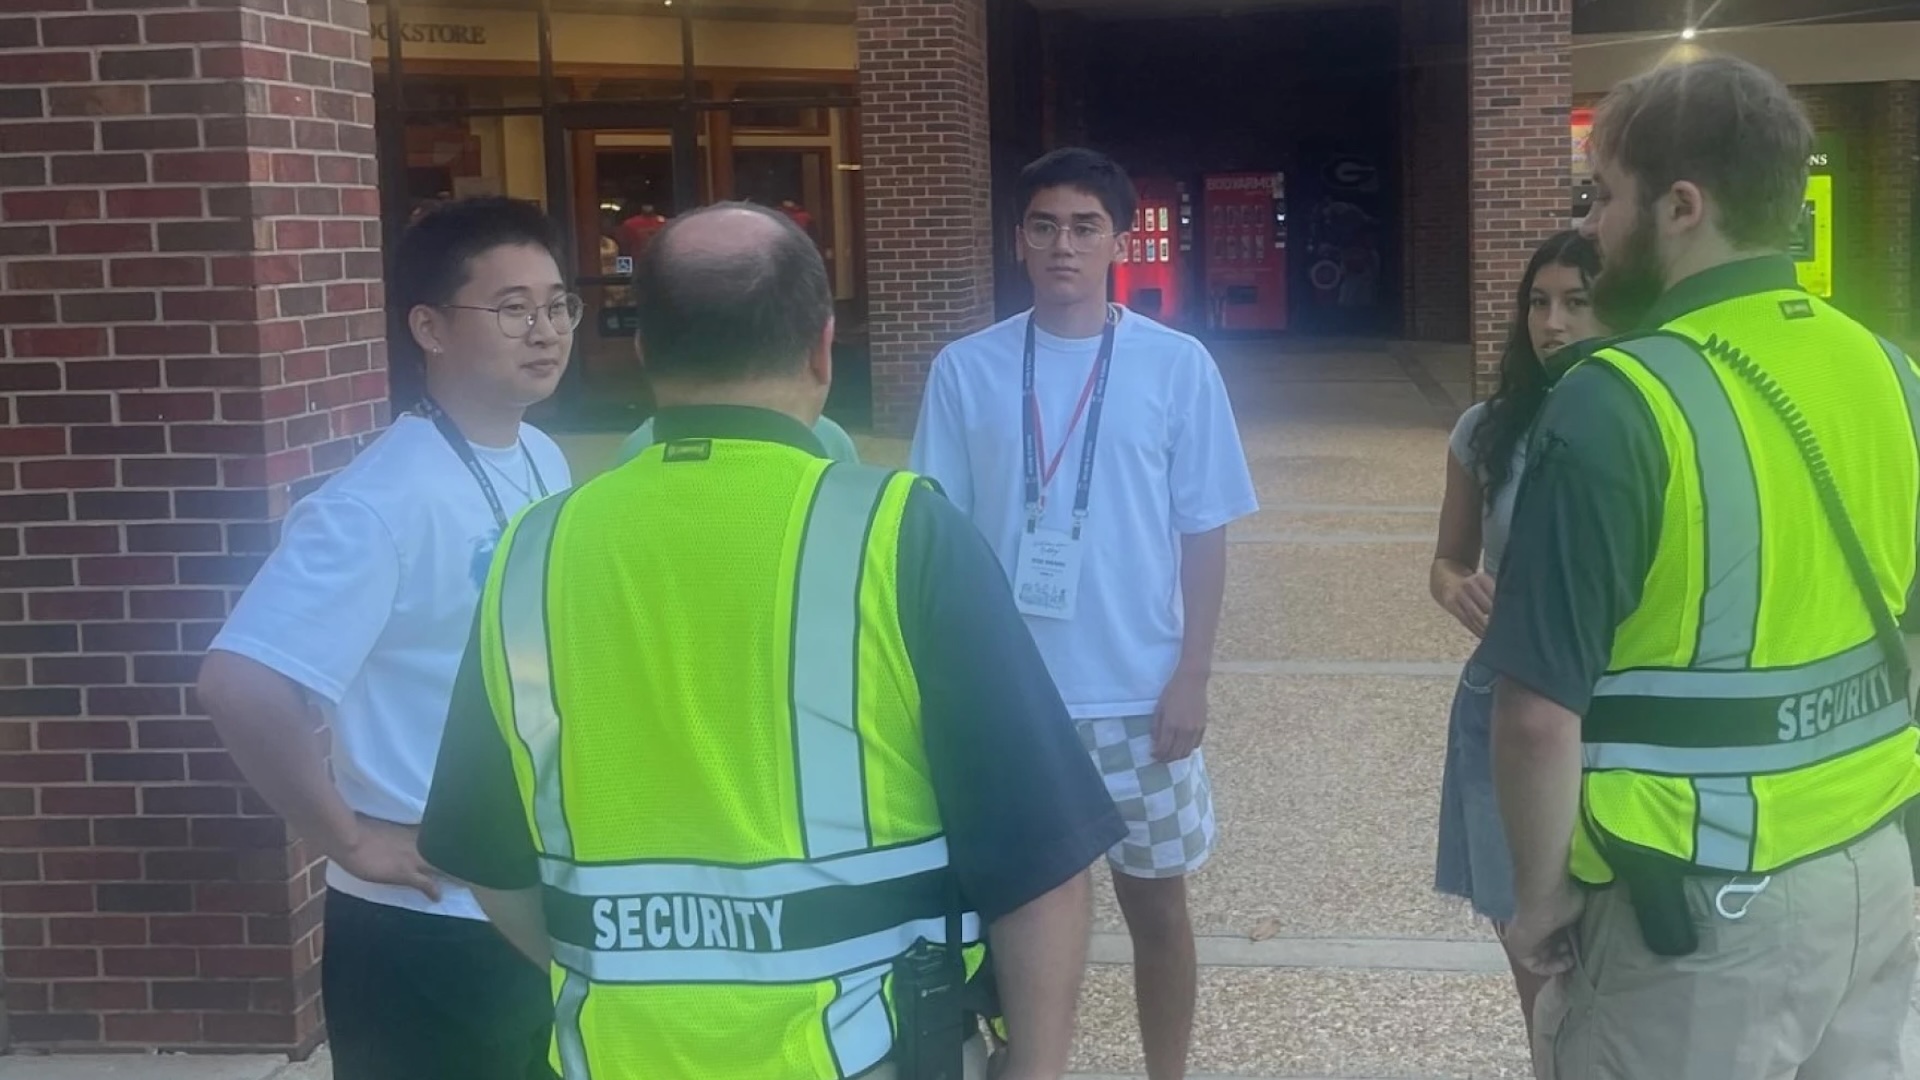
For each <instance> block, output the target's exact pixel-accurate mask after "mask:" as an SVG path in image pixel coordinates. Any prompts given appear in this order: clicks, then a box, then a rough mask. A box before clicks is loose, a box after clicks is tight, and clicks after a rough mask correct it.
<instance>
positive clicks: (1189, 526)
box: [912, 311, 1258, 719]
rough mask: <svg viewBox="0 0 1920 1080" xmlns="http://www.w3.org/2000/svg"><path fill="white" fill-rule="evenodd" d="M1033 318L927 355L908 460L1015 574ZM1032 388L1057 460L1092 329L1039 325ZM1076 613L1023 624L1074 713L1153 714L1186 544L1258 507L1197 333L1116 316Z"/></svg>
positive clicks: (1179, 628)
mask: <svg viewBox="0 0 1920 1080" xmlns="http://www.w3.org/2000/svg"><path fill="white" fill-rule="evenodd" d="M1026 326H1027V316H1026V315H1019V316H1016V317H1014V318H1012V319H1009V320H1007V321H1005V322H1002V323H1000V324H999V325H997V326H993V327H989V328H988V329H986V330H983V331H981V332H979V333H977V334H974V335H972V336H970V337H967V338H963V339H961V340H960V341H957V342H954V343H953V344H952V345H950V346H948V347H947V348H946V349H944V350H942V351H941V353H940V355H939V356H938V357H937V358H936V359H935V360H934V362H933V371H932V373H931V375H930V376H929V378H928V382H927V393H926V399H925V401H924V402H923V404H922V408H921V413H920V425H919V429H918V430H917V432H916V433H915V435H914V441H913V465H912V467H913V469H914V471H916V472H919V473H921V474H923V475H926V476H930V477H932V478H934V479H935V480H937V481H939V483H940V485H941V486H942V487H944V488H945V489H946V491H947V495H948V496H949V497H950V498H952V500H953V501H954V503H955V504H956V505H957V506H959V507H960V508H961V509H962V510H964V511H966V513H967V514H968V515H969V516H970V517H972V518H973V521H974V524H975V525H977V526H978V527H979V529H980V531H981V532H982V533H983V534H984V535H985V536H986V538H987V541H988V542H989V543H990V544H992V545H993V549H994V551H995V553H996V554H998V555H999V557H1000V564H1001V566H1002V568H1003V569H1005V570H1006V571H1007V572H1008V574H1009V575H1011V574H1012V573H1013V570H1014V564H1015V560H1016V559H1017V557H1018V554H1019V550H1020V535H1021V533H1022V532H1023V531H1024V530H1025V528H1026V518H1027V511H1026V495H1025V491H1024V486H1025V481H1024V475H1025V474H1024V470H1023V468H1022V457H1023V453H1022V435H1021V408H1022V405H1021V401H1022V394H1021V386H1020V382H1021V366H1022V365H1021V354H1022V352H1023V351H1024V346H1025V340H1026ZM1034 337H1035V348H1034V391H1035V394H1036V396H1037V397H1038V398H1039V403H1040V413H1041V428H1042V431H1043V433H1044V435H1045V437H1046V440H1047V445H1046V446H1045V448H1044V453H1045V455H1046V456H1047V457H1048V458H1051V457H1052V456H1053V455H1054V454H1055V453H1057V452H1058V448H1059V446H1060V441H1059V440H1060V439H1061V438H1062V436H1063V434H1064V433H1065V432H1066V431H1067V428H1068V424H1069V422H1070V421H1071V420H1072V417H1073V413H1074V409H1075V406H1076V405H1077V404H1078V402H1079V400H1080V395H1081V392H1082V390H1083V389H1084V388H1085V387H1086V384H1087V376H1088V373H1089V372H1090V371H1091V370H1092V367H1093V361H1094V358H1095V356H1096V355H1097V354H1098V352H1099V346H1100V339H1099V338H1098V337H1093V338H1087V339H1085V340H1077V341H1076V340H1067V339H1064V338H1057V337H1054V336H1053V335H1051V334H1048V333H1046V332H1045V331H1040V330H1036V331H1035V335H1034ZM1085 434H1086V427H1085V423H1084V421H1083V422H1082V423H1081V424H1079V425H1076V426H1075V427H1074V430H1073V434H1072V435H1071V436H1068V437H1067V443H1066V453H1065V454H1063V455H1061V457H1060V468H1059V471H1058V472H1057V473H1056V474H1055V475H1054V478H1053V483H1052V485H1051V486H1050V487H1049V488H1048V491H1047V500H1046V515H1045V520H1044V522H1043V527H1045V528H1050V529H1059V530H1061V531H1063V532H1064V531H1067V530H1069V529H1070V528H1071V527H1072V521H1073V501H1074V486H1075V483H1076V481H1077V479H1078V476H1079V469H1080V452H1081V448H1082V446H1083V445H1084V444H1085ZM1088 496H1089V497H1088V504H1087V521H1086V527H1085V530H1084V532H1083V534H1082V541H1081V544H1082V548H1083V551H1082V555H1081V571H1080V586H1079V602H1078V609H1077V611H1076V613H1075V615H1074V618H1073V619H1071V620H1059V619H1047V618H1029V619H1027V626H1028V627H1029V628H1030V629H1031V630H1032V632H1033V638H1034V641H1035V642H1037V643H1038V644H1039V646H1040V652H1041V655H1042V656H1044V657H1045V658H1046V661H1047V667H1048V669H1049V670H1050V671H1051V672H1052V674H1053V680H1054V682H1055V683H1056V684H1057V685H1058V686H1059V688H1060V694H1061V696H1062V697H1063V698H1065V699H1066V702H1067V707H1068V709H1069V711H1071V712H1072V714H1073V715H1074V716H1075V717H1076V718H1079V719H1092V718H1097V717H1108V716H1140V715H1146V714H1149V713H1151V712H1152V711H1153V710H1154V707H1155V706H1156V705H1157V704H1158V703H1159V699H1160V694H1161V691H1163V690H1164V689H1165V688H1166V684H1167V680H1168V679H1170V678H1171V677H1172V675H1173V671H1174V668H1175V667H1176V666H1177V665H1178V663H1179V659H1180V644H1181V640H1182V634H1183V631H1184V623H1185V612H1184V609H1183V607H1182V601H1181V596H1180V540H1181V537H1182V535H1184V534H1193V533H1203V532H1209V531H1211V530H1213V529H1217V528H1220V527H1221V526H1224V525H1226V524H1227V523H1229V522H1231V521H1234V520H1235V519H1237V518H1241V517H1244V516H1246V515H1247V514H1251V513H1253V512H1254V510H1255V509H1257V508H1258V504H1257V502H1256V500H1255V498H1254V492H1253V478H1252V477H1251V476H1250V475H1249V473H1248V471H1247V460H1246V454H1245V452H1244V450H1243V449H1242V447H1241V445H1240V433H1239V430H1238V428H1237V427H1236V426H1235V425H1234V420H1233V410H1232V407H1231V405H1230V403H1229V402H1228V400H1227V391H1226V386H1225V384H1224V383H1222V382H1221V379H1220V372H1219V369H1218V368H1217V367H1215V366H1214V362H1213V357H1212V356H1211V355H1209V354H1208V353H1207V350H1206V347H1205V346H1203V345H1201V344H1200V343H1199V342H1198V341H1196V340H1194V339H1193V338H1191V337H1189V336H1187V335H1186V334H1182V333H1179V332H1178V331H1175V330H1171V329H1168V328H1167V327H1165V326H1162V325H1160V324H1159V323H1156V322H1154V321H1153V320H1152V319H1149V318H1147V317H1146V316H1144V315H1138V314H1135V313H1134V312H1131V311H1123V314H1122V318H1121V320H1120V325H1119V326H1118V328H1117V329H1116V330H1115V332H1114V345H1113V368H1112V371H1111V373H1110V374H1109V376H1108V379H1107V394H1106V405H1105V408H1104V411H1103V413H1102V415H1101V418H1100V433H1099V441H1098V442H1097V443H1096V444H1095V452H1094V464H1093V480H1092V484H1091V486H1090V488H1089V492H1088Z"/></svg>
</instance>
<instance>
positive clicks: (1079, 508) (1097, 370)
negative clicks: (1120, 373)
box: [1020, 307, 1119, 540]
mask: <svg viewBox="0 0 1920 1080" xmlns="http://www.w3.org/2000/svg"><path fill="white" fill-rule="evenodd" d="M1118 322H1119V318H1118V317H1117V315H1116V313H1115V312H1114V309H1113V308H1112V307H1109V308H1107V324H1106V326H1105V327H1104V328H1102V329H1101V331H1100V351H1099V353H1097V354H1096V355H1095V356H1094V358H1093V395H1092V397H1091V399H1090V400H1089V401H1088V403H1087V414H1086V437H1085V441H1083V442H1082V443H1081V444H1080V478H1079V480H1078V481H1077V482H1076V483H1075V484H1074V488H1073V538H1074V539H1075V540H1078V539H1080V526H1081V524H1082V523H1084V522H1085V521H1086V519H1087V497H1088V495H1089V493H1091V492H1092V490H1093V448H1094V444H1095V443H1097V442H1098V441H1099V439H1100V410H1101V407H1102V406H1104V405H1105V404H1106V401H1107V375H1108V373H1109V372H1110V371H1111V370H1112V369H1113V331H1114V327H1115V325H1116V324H1118ZM1033 348H1034V329H1033V316H1032V315H1028V316H1027V347H1026V350H1025V355H1024V356H1023V357H1022V359H1021V364H1020V390H1021V405H1022V408H1021V410H1020V429H1021V437H1022V438H1021V441H1022V445H1023V450H1024V453H1023V454H1022V458H1023V464H1024V466H1025V469H1026V481H1027V492H1026V494H1027V531H1028V532H1032V531H1033V529H1034V526H1035V525H1037V524H1038V523H1039V520H1040V514H1041V509H1042V501H1043V500H1044V499H1045V497H1046V493H1045V491H1043V490H1042V477H1041V474H1040V454H1041V447H1040V438H1039V430H1038V428H1037V426H1036V425H1035V423H1034V421H1035V419H1036V418H1037V417H1038V416H1039V415H1040V399H1039V397H1038V395H1036V394H1035V393H1034V389H1033ZM1072 435H1073V430H1072V421H1069V422H1068V430H1067V431H1065V432H1063V433H1062V434H1061V436H1060V438H1061V445H1062V448H1063V449H1064V448H1065V441H1066V440H1067V439H1069V438H1071V437H1072ZM1046 479H1049V480H1050V479H1051V477H1048V478H1046Z"/></svg>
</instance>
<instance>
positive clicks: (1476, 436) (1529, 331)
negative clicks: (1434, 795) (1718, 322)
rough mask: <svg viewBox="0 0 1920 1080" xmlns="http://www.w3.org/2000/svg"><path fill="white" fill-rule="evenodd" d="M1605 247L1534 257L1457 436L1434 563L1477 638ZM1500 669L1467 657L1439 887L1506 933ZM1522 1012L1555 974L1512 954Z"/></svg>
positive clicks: (1455, 718)
mask: <svg viewBox="0 0 1920 1080" xmlns="http://www.w3.org/2000/svg"><path fill="white" fill-rule="evenodd" d="M1599 269H1600V257H1599V254H1598V253H1597V252H1596V251H1595V250H1594V248H1593V245H1592V244H1590V243H1588V242H1587V241H1586V240H1583V239H1581V238H1580V236H1579V234H1578V233H1575V232H1572V231H1568V232H1563V233H1559V234H1556V235H1555V236H1554V237H1552V238H1551V239H1549V240H1548V241H1547V242H1546V243H1545V244H1542V245H1541V246H1540V249H1539V250H1538V251H1535V252H1534V254H1533V259H1532V260H1531V261H1530V262H1529V263H1528V264H1527V272H1526V274H1525V275H1524V276H1523V277H1522V278H1521V279H1520V299H1519V312H1518V314H1517V316H1516V317H1515V319H1514V323H1513V328H1512V330H1511V332H1510V333H1509V335H1508V338H1507V347H1506V352H1505V354H1504V355H1503V357H1502V359H1501V363H1500V387H1499V389H1498V390H1497V391H1495V393H1494V395H1493V396H1492V397H1491V398H1489V399H1487V400H1486V401H1483V402H1480V403H1478V404H1476V405H1474V406H1473V407H1471V408H1469V409H1468V410H1467V411H1466V412H1465V413H1464V414H1462V415H1461V417H1460V422H1459V424H1458V425H1456V426H1455V427H1454V429H1453V436H1452V438H1451V439H1449V440H1448V454H1447V494H1446V501H1445V502H1444V503H1443V504H1442V506H1441V509H1440V537H1439V542H1438V544H1437V545H1436V549H1435V551H1434V558H1433V572H1432V576H1431V583H1430V587H1431V589H1432V592H1433V598H1434V600H1436V601H1437V602H1438V603H1439V604H1440V606H1441V607H1443V608H1445V609H1446V610H1447V612H1448V613H1449V614H1451V615H1452V616H1453V617H1454V618H1456V619H1458V620H1460V622H1461V624H1462V625H1463V626H1465V627H1466V628H1467V629H1468V630H1469V631H1471V632H1472V633H1473V634H1474V636H1475V637H1484V636H1485V635H1486V632H1487V620H1488V619H1489V618H1490V617H1491V616H1492V614H1493V604H1494V581H1495V579H1496V578H1497V577H1498V576H1499V573H1500V556H1501V554H1502V553H1503V552H1504V551H1505V550H1506V546H1507V530H1508V527H1509V526H1510V525H1511V523H1512V521H1513V502H1514V496H1515V494H1516V492H1517V491H1518V490H1519V487H1520V474H1521V472H1522V470H1523V469H1524V468H1525V466H1526V452H1527V447H1526V443H1527V438H1526V437H1527V432H1528V429H1529V428H1530V427H1531V426H1532V424H1533V420H1534V417H1535V416H1536V415H1537V414H1538V413H1539V411H1540V405H1541V403H1542V402H1543V401H1544V400H1545V399H1546V395H1547V388H1548V385H1549V380H1548V378H1547V373H1546V361H1548V359H1549V358H1550V357H1552V356H1553V354H1554V353H1556V352H1559V351H1560V350H1561V349H1563V348H1565V347H1566V346H1568V345H1570V344H1572V343H1574V342H1577V341H1583V340H1586V339H1588V338H1593V337H1598V336H1600V335H1601V334H1602V333H1604V330H1603V328H1602V327H1601V326H1600V324H1599V323H1598V321H1596V320H1595V318H1594V315H1593V304H1592V302H1591V300H1590V298H1589V296H1588V292H1587V290H1588V286H1589V285H1590V284H1591V283H1592V281H1593V277H1594V275H1595V274H1597V273H1598V272H1599ZM1492 723H1493V672H1492V671H1491V670H1489V669H1488V668H1486V667H1485V666H1484V665H1482V664H1480V663H1479V662H1478V660H1477V658H1476V659H1474V660H1469V661H1468V662H1467V666H1466V670H1465V671H1464V672H1463V673H1462V674H1461V676H1460V686H1459V688H1458V690H1456V691H1455V693H1454V696H1453V715H1452V719H1451V721H1450V722H1449V724H1448V728H1447V762H1446V773H1445V778H1444V779H1443V780H1442V781H1441V785H1440V842H1439V852H1438V855H1437V857H1436V860H1435V866H1434V887H1435V888H1436V889H1438V890H1439V891H1440V892H1442V893H1446V894H1448V895H1451V896H1458V897H1462V898H1464V899H1466V900H1467V901H1468V902H1469V903H1471V904H1472V905H1473V910H1474V911H1475V913H1477V914H1479V915H1481V916H1483V917H1485V918H1487V919H1489V920H1491V921H1492V922H1493V925H1494V930H1495V932H1496V933H1499V932H1502V931H1503V930H1504V928H1505V926H1506V924H1507V923H1508V922H1509V921H1510V920H1512V918H1513V904H1514V900H1513V857H1512V855H1511V854H1509V852H1508V851H1507V838H1506V835H1505V832H1504V831H1503V827H1502V825H1501V823H1500V809H1499V807H1498V806H1497V805H1496V804H1495V801H1494V792H1493V751H1492V733H1491V728H1492ZM1509 962H1510V963H1511V965H1512V967H1513V979H1514V983H1515V986H1516V988H1517V989H1518V991H1519V994H1520V1008H1521V1011H1522V1012H1523V1013H1524V1014H1525V1015H1526V1017H1527V1033H1528V1037H1529V1041H1531V1037H1532V1033H1533V1002H1534V999H1535V997H1537V996H1538V995H1539V992H1540V988H1541V986H1542V985H1544V983H1545V981H1546V980H1544V979H1542V978H1540V977H1539V976H1537V975H1534V974H1532V973H1531V972H1529V971H1527V970H1526V968H1524V967H1523V966H1521V965H1520V964H1519V963H1518V962H1517V961H1513V960H1512V958H1511V957H1509Z"/></svg>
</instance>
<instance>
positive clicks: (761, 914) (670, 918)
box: [593, 896, 787, 952]
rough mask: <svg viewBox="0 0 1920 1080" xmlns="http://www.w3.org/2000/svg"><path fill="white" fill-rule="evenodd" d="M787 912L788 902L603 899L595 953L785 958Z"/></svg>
mask: <svg viewBox="0 0 1920 1080" xmlns="http://www.w3.org/2000/svg"><path fill="white" fill-rule="evenodd" d="M786 906H787V902H786V901H785V900H773V901H767V900H729V899H726V898H725V897H711V896H621V897H607V896H603V897H601V898H600V899H598V900H595V901H594V902H593V929H594V935H593V947H594V948H596V949H605V950H613V949H625V950H633V949H732V950H737V951H746V952H779V951H780V950H781V949H782V948H783V947H784V941H785V938H784V935H783V934H782V933H781V928H780V919H781V916H782V915H783V914H784V913H785V910H786Z"/></svg>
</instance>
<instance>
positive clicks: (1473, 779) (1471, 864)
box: [1433, 658, 1514, 923]
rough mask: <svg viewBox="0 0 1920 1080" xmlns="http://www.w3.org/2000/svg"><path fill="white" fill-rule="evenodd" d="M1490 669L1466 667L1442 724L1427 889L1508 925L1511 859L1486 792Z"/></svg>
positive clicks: (1490, 795)
mask: <svg viewBox="0 0 1920 1080" xmlns="http://www.w3.org/2000/svg"><path fill="white" fill-rule="evenodd" d="M1493 680H1494V673H1493V669H1491V668H1489V667H1487V666H1486V665H1485V664H1482V663H1480V662H1479V660H1478V659H1477V658H1476V659H1473V660H1469V661H1467V666H1466V669H1465V670H1464V671H1462V672H1461V673H1460V685H1459V686H1458V688H1456V689H1455V690H1454V694H1453V715H1452V717H1451V718H1450V719H1449V721H1448V723H1447V761H1446V769H1445V772H1444V774H1443V776H1442V778H1441V780H1440V837H1439V845H1438V851H1437V852H1436V854H1435V857H1434V869H1433V886H1434V888H1435V889H1437V890H1439V891H1440V892H1442V893H1444V894H1446V895H1448V896H1458V897H1461V898H1462V899H1465V900H1466V901H1467V902H1468V903H1470V904H1471V905H1472V906H1473V910H1474V912H1475V913H1476V914H1478V915H1481V916H1483V917H1485V918H1488V919H1491V920H1493V921H1494V922H1496V923H1505V922H1510V921H1512V919H1513V907H1514V901H1513V855H1512V854H1511V853H1510V852H1509V851H1508V850H1507V834H1506V831H1505V829H1504V827H1503V826H1502V825H1501V824H1500V807H1499V804H1498V803H1497V802H1496V801H1495V798H1494V792H1493Z"/></svg>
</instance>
